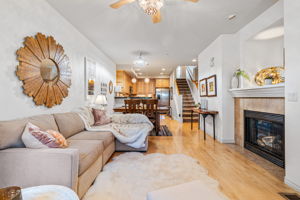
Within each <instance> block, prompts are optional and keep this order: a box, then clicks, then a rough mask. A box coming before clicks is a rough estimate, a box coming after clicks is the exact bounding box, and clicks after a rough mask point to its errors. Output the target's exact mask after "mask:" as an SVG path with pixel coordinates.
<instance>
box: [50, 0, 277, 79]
mask: <svg viewBox="0 0 300 200" xmlns="http://www.w3.org/2000/svg"><path fill="white" fill-rule="evenodd" d="M47 1H48V2H49V3H50V4H51V5H52V6H53V7H54V8H55V9H56V10H58V11H59V12H60V13H61V14H62V15H63V16H64V17H65V18H66V19H67V20H69V21H70V22H71V23H72V24H73V25H74V26H75V27H76V28H77V29H78V30H79V31H80V32H81V33H83V34H84V35H85V36H86V37H87V38H89V40H91V41H92V42H93V43H94V44H95V45H96V46H97V47H98V48H100V49H102V50H103V51H104V52H105V53H106V54H107V55H108V56H109V57H110V58H111V59H112V60H113V61H114V62H115V63H116V64H118V66H125V68H126V67H127V68H128V69H129V68H131V65H132V61H133V60H134V59H135V58H136V57H137V56H138V54H139V51H142V52H144V57H145V58H146V60H147V61H148V62H149V63H150V65H149V66H148V67H146V69H143V70H142V72H143V76H145V75H146V76H157V75H159V74H160V72H161V68H162V67H165V68H166V69H167V70H166V71H165V72H166V73H167V74H169V73H170V72H171V71H172V70H173V69H174V67H176V66H178V65H190V64H193V63H192V59H193V58H197V56H198V54H199V53H200V52H201V51H202V50H203V49H204V48H205V47H206V46H207V45H208V44H210V43H211V42H212V41H213V40H214V39H216V38H217V37H218V36H219V35H220V34H224V33H235V32H237V31H238V30H239V29H240V28H242V27H243V26H244V25H246V24H247V23H248V22H250V21H251V20H253V19H254V18H255V17H256V16H258V15H259V14H260V13H262V12H263V11H264V10H266V9H267V8H269V7H270V6H271V5H273V4H274V3H276V2H277V0H200V1H199V2H198V3H191V2H186V1H183V0H165V6H164V7H163V8H162V22H161V23H158V24H152V22H151V19H150V17H149V16H147V15H146V14H144V13H143V11H142V10H141V9H140V8H139V6H138V4H137V3H136V2H134V3H132V4H129V5H125V6H123V7H121V8H119V9H117V10H115V9H112V8H110V7H109V5H110V4H112V3H114V2H116V1H117V0H47ZM230 14H237V18H235V19H234V20H231V21H229V20H228V19H227V17H228V16H229V15H230Z"/></svg>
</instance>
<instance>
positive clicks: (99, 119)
mask: <svg viewBox="0 0 300 200" xmlns="http://www.w3.org/2000/svg"><path fill="white" fill-rule="evenodd" d="M93 115H94V119H95V124H94V125H95V126H101V125H105V124H109V123H110V122H111V119H110V118H109V117H107V116H106V111H105V110H100V109H94V108H93Z"/></svg>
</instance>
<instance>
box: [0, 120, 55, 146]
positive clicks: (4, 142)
mask: <svg viewBox="0 0 300 200" xmlns="http://www.w3.org/2000/svg"><path fill="white" fill-rule="evenodd" d="M28 122H30V123H32V124H34V125H36V126H38V127H40V128H41V130H48V129H51V130H55V131H58V127H57V125H56V122H55V120H54V117H53V115H37V116H34V117H28V118H24V119H17V120H11V121H2V122H0V149H5V148H13V147H25V146H24V144H23V142H22V138H21V136H22V134H23V131H24V129H25V126H26V124H27V123H28Z"/></svg>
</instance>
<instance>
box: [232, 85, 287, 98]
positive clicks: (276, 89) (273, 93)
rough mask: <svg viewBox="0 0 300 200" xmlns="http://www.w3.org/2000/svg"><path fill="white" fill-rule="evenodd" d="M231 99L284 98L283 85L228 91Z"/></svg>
mask: <svg viewBox="0 0 300 200" xmlns="http://www.w3.org/2000/svg"><path fill="white" fill-rule="evenodd" d="M229 92H230V93H231V95H232V97H237V98H241V97H270V98H272V97H284V84H278V85H267V86H260V87H253V88H236V89H230V90H229Z"/></svg>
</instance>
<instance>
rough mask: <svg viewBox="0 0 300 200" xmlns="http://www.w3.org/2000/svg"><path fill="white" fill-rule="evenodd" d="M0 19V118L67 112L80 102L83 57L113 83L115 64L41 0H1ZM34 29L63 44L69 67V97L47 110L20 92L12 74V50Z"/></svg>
mask: <svg viewBox="0 0 300 200" xmlns="http://www.w3.org/2000/svg"><path fill="white" fill-rule="evenodd" d="M0 19H1V20H0V27H1V31H0V44H1V48H0V69H1V73H0V93H1V97H0V110H1V112H0V120H9V119H14V118H20V117H24V116H31V115H36V114H42V113H55V112H67V111H70V110H72V109H74V108H76V107H79V106H82V105H84V104H85V100H84V57H85V56H87V57H89V58H91V59H93V60H95V61H97V62H98V63H99V65H100V66H101V67H100V68H99V70H98V71H99V74H98V76H99V77H103V79H104V80H105V81H106V82H108V81H109V80H112V81H113V82H114V83H115V77H116V76H115V70H116V67H115V64H114V63H113V62H112V61H111V60H110V59H109V58H108V57H107V56H106V55H105V54H104V53H103V52H102V51H101V50H99V49H98V48H96V47H95V46H94V45H93V44H92V43H91V42H90V41H89V40H88V39H87V38H86V37H84V36H83V35H82V34H81V33H80V32H79V31H78V30H76V29H75V28H74V27H73V26H72V25H71V24H70V23H69V22H68V21H66V20H65V19H64V18H63V17H62V16H61V15H60V14H59V13H58V12H57V11H56V10H54V9H53V8H52V7H51V6H50V5H49V4H48V3H47V2H46V1H45V0H8V1H6V0H1V6H0ZM37 32H41V33H43V34H46V35H52V36H53V37H54V38H55V39H56V41H57V42H59V43H60V44H61V45H62V46H63V47H64V50H65V53H66V54H67V55H68V56H69V58H70V66H71V68H72V86H71V88H70V89H69V96H68V97H67V98H65V99H64V101H63V103H62V104H61V105H59V106H55V107H53V108H51V109H48V108H46V107H43V106H39V107H37V106H35V104H34V102H33V100H32V98H30V97H28V96H26V95H24V94H23V89H22V83H21V82H20V81H19V79H18V78H17V76H16V75H15V70H16V66H17V65H18V62H17V60H16V50H17V49H19V48H20V47H21V46H22V45H23V41H24V38H25V37H26V36H34V35H35V34H36V33H37ZM99 34H101V33H99ZM113 101H114V97H113V95H109V96H108V102H109V107H108V109H111V108H112V106H113Z"/></svg>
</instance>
